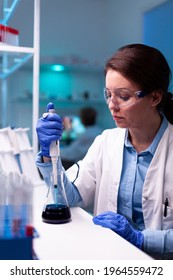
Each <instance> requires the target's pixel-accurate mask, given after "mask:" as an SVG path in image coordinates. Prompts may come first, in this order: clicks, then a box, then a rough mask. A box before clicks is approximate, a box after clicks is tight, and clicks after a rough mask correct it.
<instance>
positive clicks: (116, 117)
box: [113, 116, 123, 121]
mask: <svg viewBox="0 0 173 280" xmlns="http://www.w3.org/2000/svg"><path fill="white" fill-rule="evenodd" d="M113 119H114V120H115V121H119V120H122V119H123V117H119V116H113Z"/></svg>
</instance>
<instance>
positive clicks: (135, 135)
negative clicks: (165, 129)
mask: <svg viewBox="0 0 173 280" xmlns="http://www.w3.org/2000/svg"><path fill="white" fill-rule="evenodd" d="M161 122H162V117H161V115H159V114H157V116H155V118H154V119H153V120H152V121H150V122H147V123H146V125H145V126H144V127H143V128H142V130H141V128H140V129H137V128H132V129H129V140H130V141H131V143H132V145H133V147H134V148H135V149H136V151H137V152H138V153H140V152H142V151H144V150H145V149H147V148H148V147H149V146H150V144H151V143H152V141H153V139H154V137H155V136H156V134H157V132H158V131H159V128H160V125H161Z"/></svg>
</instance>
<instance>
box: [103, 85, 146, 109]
mask: <svg viewBox="0 0 173 280" xmlns="http://www.w3.org/2000/svg"><path fill="white" fill-rule="evenodd" d="M146 95H147V93H146V92H144V91H142V90H138V91H135V92H133V91H131V90H130V89H127V88H117V89H114V90H113V92H111V91H110V90H109V89H107V88H106V87H104V99H105V101H106V103H107V104H108V105H109V103H110V101H112V102H113V103H114V104H115V105H116V107H117V108H124V107H128V106H131V105H133V104H135V103H136V102H137V101H138V100H139V99H140V98H143V97H144V96H146Z"/></svg>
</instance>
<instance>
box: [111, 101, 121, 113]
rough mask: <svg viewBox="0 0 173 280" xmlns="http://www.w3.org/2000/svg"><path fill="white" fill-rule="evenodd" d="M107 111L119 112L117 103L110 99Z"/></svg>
mask: <svg viewBox="0 0 173 280" xmlns="http://www.w3.org/2000/svg"><path fill="white" fill-rule="evenodd" d="M109 110H115V111H119V110H120V107H119V105H118V103H117V102H116V101H114V100H112V99H110V101H109Z"/></svg>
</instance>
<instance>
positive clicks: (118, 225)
mask: <svg viewBox="0 0 173 280" xmlns="http://www.w3.org/2000/svg"><path fill="white" fill-rule="evenodd" d="M93 222H94V224H96V225H100V226H102V227H105V228H109V229H111V230H113V231H114V232H116V233H117V234H119V235H120V236H121V237H123V238H124V239H126V240H127V241H129V242H130V243H132V244H133V245H135V246H136V247H138V248H140V249H142V245H143V242H144V235H143V233H142V232H141V231H139V230H135V229H134V228H133V227H132V226H131V224H130V223H129V222H128V220H127V219H126V218H125V217H123V216H122V215H120V214H117V213H114V212H110V211H108V212H105V213H103V214H100V215H98V216H96V217H94V218H93Z"/></svg>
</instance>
